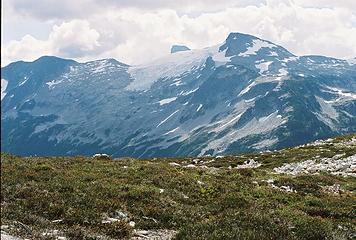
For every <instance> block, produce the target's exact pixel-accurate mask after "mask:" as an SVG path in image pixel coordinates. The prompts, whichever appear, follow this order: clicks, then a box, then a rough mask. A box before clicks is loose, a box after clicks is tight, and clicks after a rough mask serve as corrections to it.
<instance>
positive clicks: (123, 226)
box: [1, 135, 356, 240]
mask: <svg viewBox="0 0 356 240" xmlns="http://www.w3.org/2000/svg"><path fill="white" fill-rule="evenodd" d="M355 154H356V135H351V136H346V137H340V138H335V139H333V140H329V141H324V142H319V143H314V144H309V145H305V146H301V147H297V148H293V149H285V150H282V151H278V152H266V153H260V154H249V155H240V156H226V157H217V158H214V157H200V158H180V159H173V158H162V159H148V160H136V159H131V158H124V159H115V160H105V159H93V158H88V157H80V156H78V157H56V158H37V157H26V158H25V157H17V156H13V155H9V154H1V225H2V230H4V231H5V232H6V233H8V234H12V235H14V236H20V237H23V238H30V239H120V238H125V239H126V238H132V239H147V238H150V237H151V238H152V236H161V238H157V239H169V238H170V237H172V236H173V237H174V238H175V239H283V240H285V239H351V238H352V237H355V236H356V235H355V234H356V220H355V216H356V211H355V209H356V208H355V207H356V206H355V203H356V196H355V188H356V177H355V174H356V172H355V169H353V172H352V171H351V172H350V171H349V172H348V175H349V176H340V174H342V173H345V171H346V170H345V169H346V168H347V166H345V167H343V168H340V169H338V170H337V171H336V170H335V171H336V172H335V171H334V172H333V171H332V169H322V171H320V172H317V174H312V173H313V172H311V171H309V170H308V172H304V173H298V174H297V175H291V174H284V173H281V171H279V173H277V172H276V171H277V170H275V168H278V167H281V166H282V165H284V164H286V163H292V165H290V166H294V165H293V163H297V162H303V161H306V160H311V159H312V160H314V165H316V164H317V163H319V162H320V161H322V160H321V159H323V158H328V159H329V160H328V161H329V162H333V161H336V160H337V159H347V158H349V159H351V161H353V159H355V156H354V155H355ZM350 156H351V157H350ZM352 156H354V157H352ZM251 159H253V161H250V160H251ZM245 161H247V162H245ZM353 167H355V166H353ZM285 169H286V168H285ZM299 169H300V166H299ZM295 170H298V169H295ZM349 170H350V166H349ZM294 173H297V171H295V172H294ZM336 174H339V175H336ZM344 175H346V174H344ZM144 230H145V231H144Z"/></svg>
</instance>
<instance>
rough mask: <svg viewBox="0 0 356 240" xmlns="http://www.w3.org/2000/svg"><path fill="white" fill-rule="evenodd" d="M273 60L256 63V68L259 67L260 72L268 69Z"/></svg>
mask: <svg viewBox="0 0 356 240" xmlns="http://www.w3.org/2000/svg"><path fill="white" fill-rule="evenodd" d="M271 63H272V61H270V62H262V63H259V64H257V65H256V68H257V69H259V70H260V71H259V72H260V74H262V73H264V72H266V71H268V67H269V65H271Z"/></svg>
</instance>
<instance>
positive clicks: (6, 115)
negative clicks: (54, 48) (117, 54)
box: [1, 33, 356, 157]
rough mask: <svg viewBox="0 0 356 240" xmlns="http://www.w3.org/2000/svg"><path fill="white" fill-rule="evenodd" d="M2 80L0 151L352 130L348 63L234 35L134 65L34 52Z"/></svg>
mask: <svg viewBox="0 0 356 240" xmlns="http://www.w3.org/2000/svg"><path fill="white" fill-rule="evenodd" d="M1 79H2V88H1V93H2V94H1V98H2V101H1V151H5V152H11V153H15V154H20V155H75V154H85V155H93V154H94V153H97V152H105V153H107V154H109V155H112V156H115V157H120V156H132V157H160V156H186V155H191V156H198V155H208V154H210V155H221V154H231V153H240V152H251V151H261V150H266V149H270V150H273V149H280V148H283V147H289V146H295V145H300V144H304V143H306V142H309V141H313V140H315V139H323V138H327V137H330V136H334V135H340V134H344V133H351V132H356V93H355V92H356V65H355V63H354V62H352V61H347V60H340V59H334V58H328V57H323V56H295V55H293V54H292V53H290V52H289V51H287V50H286V49H285V48H283V47H281V46H278V45H276V44H273V43H271V42H269V41H266V40H262V39H259V38H256V37H254V36H251V35H246V34H241V33H231V34H229V36H228V37H227V39H226V41H225V42H224V43H222V44H219V45H216V46H213V47H208V48H204V49H200V50H187V51H181V52H175V53H174V54H169V55H167V56H166V57H163V58H161V59H158V60H155V61H153V62H151V63H149V64H146V65H139V66H128V65H126V64H123V63H120V62H118V61H116V60H114V59H103V60H98V61H91V62H86V63H78V62H75V61H72V60H66V59H60V58H57V57H41V58H39V59H38V60H36V61H34V62H15V63H11V64H10V65H8V66H6V67H4V68H2V71H1ZM3 83H4V84H3ZM5 85H6V86H5Z"/></svg>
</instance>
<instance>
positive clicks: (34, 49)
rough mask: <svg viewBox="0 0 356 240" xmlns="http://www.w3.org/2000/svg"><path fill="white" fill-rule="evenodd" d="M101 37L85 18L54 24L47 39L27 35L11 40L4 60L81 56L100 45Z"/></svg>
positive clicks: (3, 56)
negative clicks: (48, 56) (47, 56)
mask: <svg viewBox="0 0 356 240" xmlns="http://www.w3.org/2000/svg"><path fill="white" fill-rule="evenodd" d="M99 37H100V34H99V33H98V32H97V31H96V30H95V29H92V28H90V24H89V23H88V22H87V21H85V20H73V21H70V22H63V23H62V24H60V25H54V26H53V28H52V31H51V33H50V34H49V36H48V39H47V40H39V39H36V38H34V37H32V36H31V35H25V36H24V37H23V38H22V39H21V40H19V41H16V40H14V41H11V42H10V43H9V44H7V45H6V46H5V47H4V48H3V52H2V61H3V62H4V63H5V64H6V63H9V62H11V61H13V60H34V59H36V58H39V57H40V56H43V55H57V56H61V57H66V58H80V57H84V56H87V55H90V54H91V53H93V52H95V51H96V49H97V48H99V47H100V44H99V42H98V39H99Z"/></svg>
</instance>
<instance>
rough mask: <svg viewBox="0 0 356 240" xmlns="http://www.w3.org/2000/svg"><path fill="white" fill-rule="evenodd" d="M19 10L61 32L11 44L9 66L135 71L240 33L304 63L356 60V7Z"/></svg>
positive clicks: (166, 5)
mask: <svg viewBox="0 0 356 240" xmlns="http://www.w3.org/2000/svg"><path fill="white" fill-rule="evenodd" d="M83 1H84V2H85V3H86V4H87V5H85V9H83V7H81V5H80V4H83ZM14 2H16V4H17V5H16V4H14V5H13V6H12V7H13V8H14V9H16V7H17V8H19V9H20V10H19V11H18V12H19V14H22V15H24V16H25V15H27V16H31V18H32V19H33V18H35V17H37V18H39V19H40V18H42V19H47V20H46V21H45V22H46V24H48V22H51V21H53V22H56V25H55V26H54V27H53V28H52V30H51V32H50V33H49V34H48V38H47V39H42V40H40V39H36V38H34V37H31V36H30V35H26V36H25V37H23V38H22V39H21V40H18V41H15V40H13V41H10V42H8V43H6V44H5V45H4V46H3V52H2V59H3V60H5V61H14V60H20V59H25V60H33V59H35V58H37V57H39V56H40V55H44V54H53V55H58V56H61V57H68V58H75V59H77V60H89V59H97V58H105V57H114V58H116V59H118V60H120V61H123V62H125V63H129V64H136V63H141V62H144V61H148V60H150V59H152V58H157V57H160V56H163V55H165V54H167V53H168V52H169V48H170V46H171V45H172V44H176V43H179V44H185V45H187V46H189V47H191V48H202V47H206V46H210V45H215V44H218V43H221V42H223V41H224V40H225V38H226V36H227V35H228V33H229V32H233V31H237V32H244V33H250V34H253V35H256V36H258V37H261V38H265V39H268V40H271V41H272V42H275V43H277V44H280V45H282V46H284V47H286V48H287V49H288V50H290V51H291V52H293V53H295V54H298V55H305V54H321V55H328V56H334V57H339V58H351V57H354V56H356V44H355V43H356V4H355V1H353V0H350V1H348V0H344V1H337V3H335V1H331V0H315V1H313V2H312V3H311V1H306V0H294V1H293V0H287V1H282V0H267V1H262V0H245V1H240V2H239V4H236V2H237V1H231V0H226V1H221V2H219V3H216V2H217V1H212V0H211V1H210V0H208V1H196V2H194V3H193V4H190V5H189V4H188V2H187V1H185V0H183V1H182V2H180V4H177V2H178V1H170V0H167V1H161V0H159V1H150V4H148V3H147V2H146V1H143V0H134V1H123V0H120V1H112V0H104V1H100V4H101V7H98V3H99V1H92V0H80V1H79V0H78V1H75V3H74V5H73V6H72V8H71V9H69V7H68V6H67V5H68V4H69V1H67V0H65V1H61V2H60V3H61V4H59V2H58V1H55V2H56V4H54V5H53V6H52V5H51V4H48V2H51V1H49V0H48V1H42V0H41V1H39V2H40V3H42V4H44V3H43V2H47V4H48V5H50V6H49V7H51V8H53V7H55V8H57V10H58V12H60V13H56V14H55V13H51V11H54V10H51V9H48V10H46V11H47V13H44V12H41V11H39V10H38V9H37V8H39V6H40V5H41V4H39V5H38V6H35V7H32V8H31V7H29V8H26V6H28V4H25V3H24V2H27V1H25V0H14ZM72 2H73V1H71V3H72ZM185 2H186V4H184V3H185ZM144 3H145V4H144ZM203 3H205V4H206V6H205V5H204V6H203ZM224 4H225V5H226V6H227V7H224ZM181 5H182V6H181ZM26 9H27V10H26ZM78 9H80V13H79V10H78ZM96 9H99V10H96ZM199 9H200V10H201V11H200V12H199V11H198V10H199ZM213 9H215V10H216V11H212V10H213ZM83 13H86V14H87V15H86V16H84V15H83ZM84 17H85V19H84ZM51 18H52V19H51ZM54 19H56V20H54ZM61 19H62V20H61ZM80 19H82V20H80ZM53 24H54V23H53ZM29 34H31V33H29Z"/></svg>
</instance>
